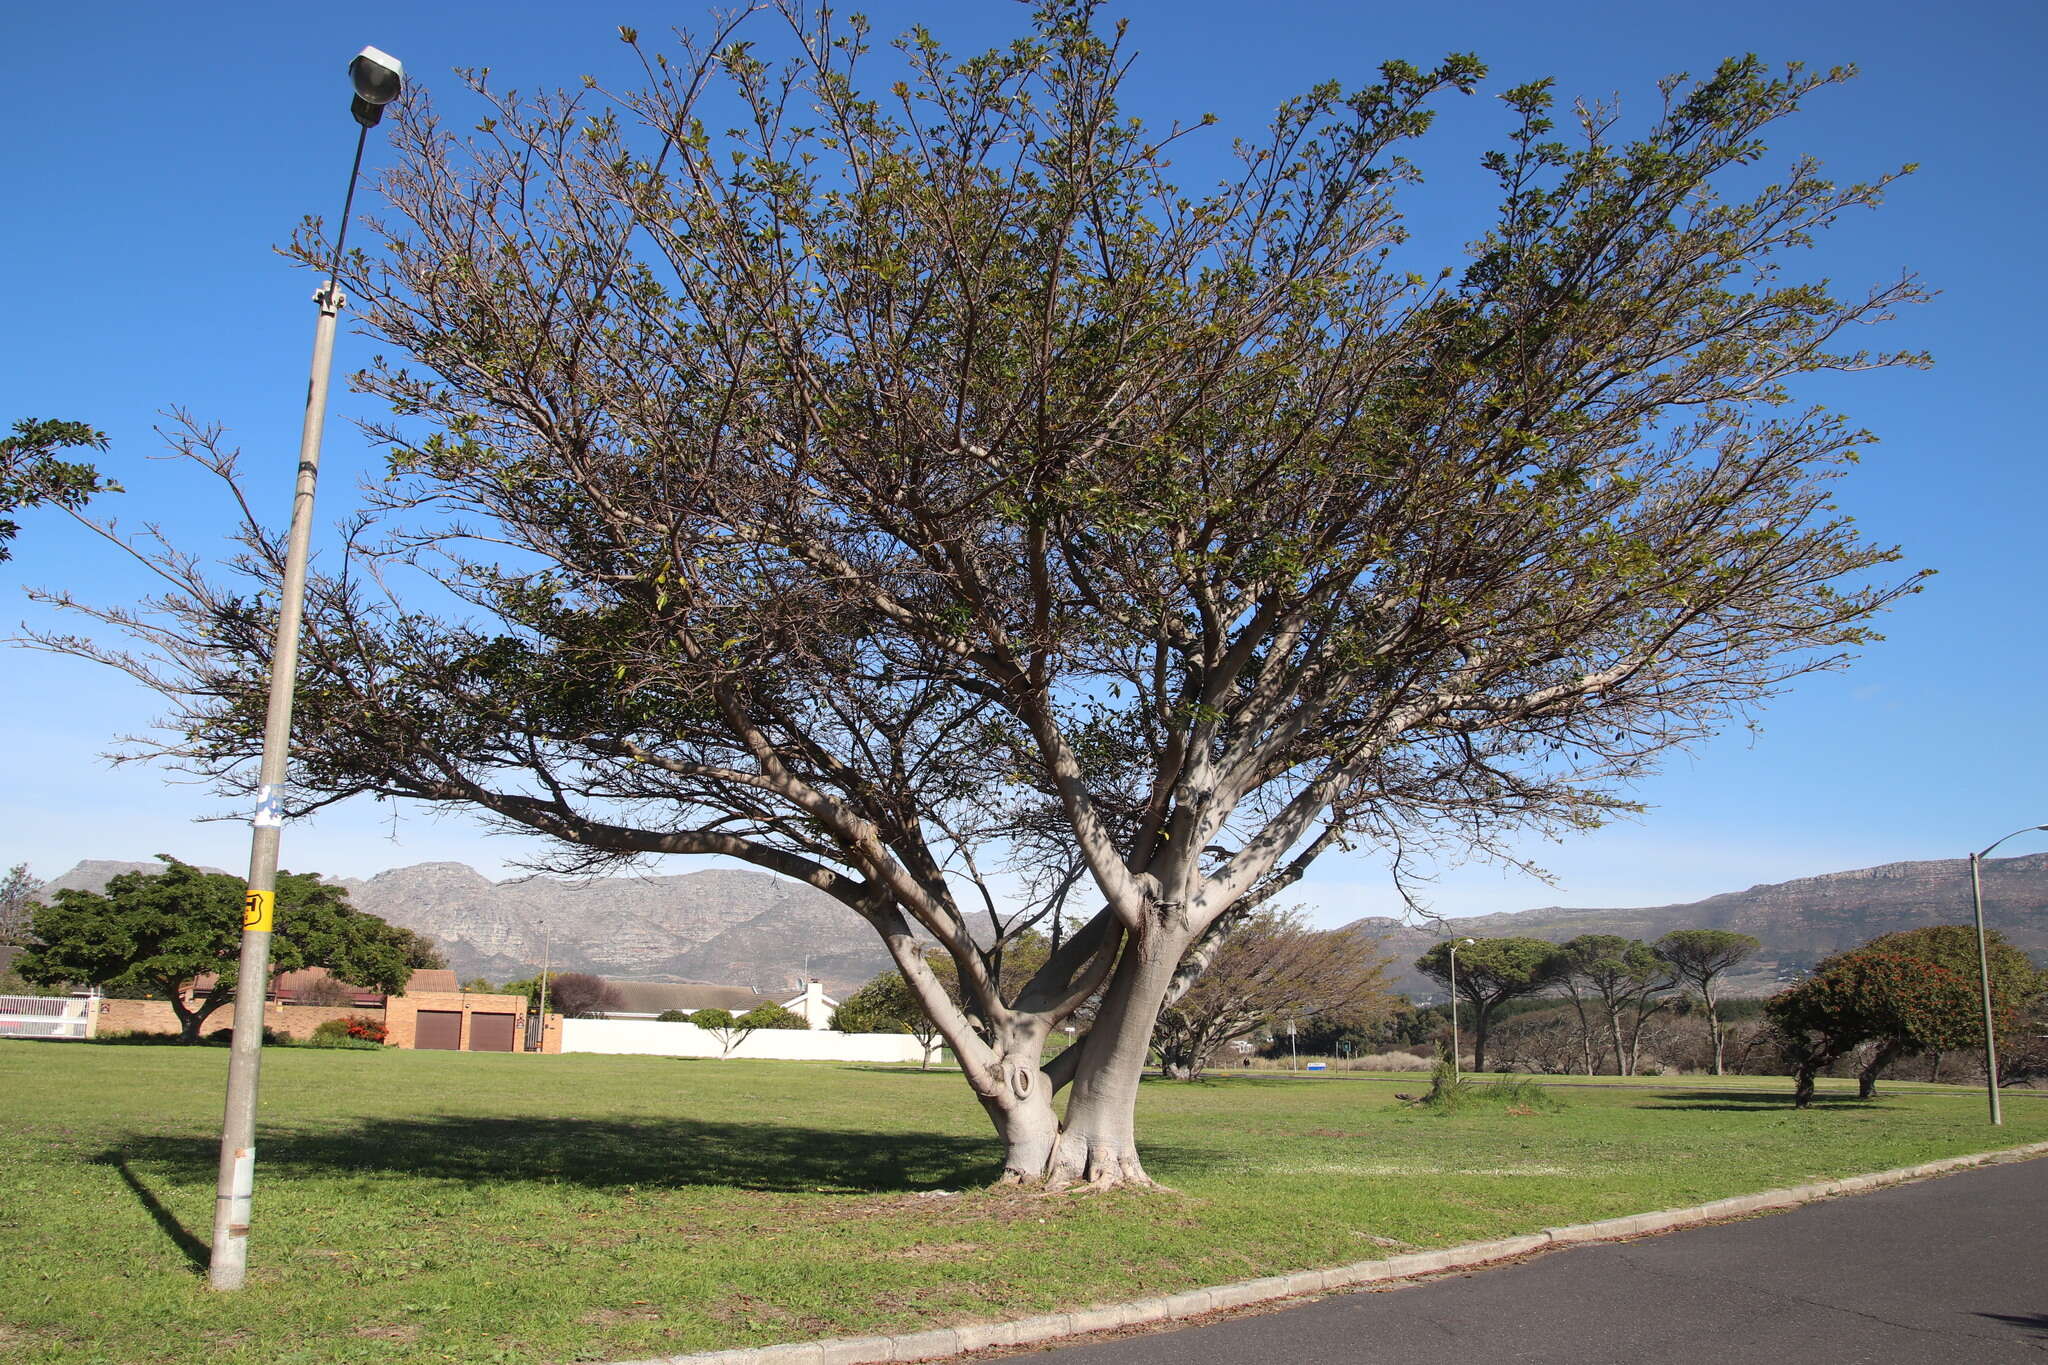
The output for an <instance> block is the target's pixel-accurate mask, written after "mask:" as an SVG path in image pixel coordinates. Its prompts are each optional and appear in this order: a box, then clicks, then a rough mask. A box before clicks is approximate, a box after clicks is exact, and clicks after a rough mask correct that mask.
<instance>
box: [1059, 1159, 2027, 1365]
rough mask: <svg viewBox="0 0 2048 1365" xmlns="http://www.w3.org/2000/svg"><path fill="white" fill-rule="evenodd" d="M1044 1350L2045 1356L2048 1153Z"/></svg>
mask: <svg viewBox="0 0 2048 1365" xmlns="http://www.w3.org/2000/svg"><path fill="white" fill-rule="evenodd" d="M1031 1358H1032V1359H1033V1360H1040V1359H1043V1360H1046V1361H1047V1362H1048V1365H1269V1363H1270V1365H1339V1363H1340V1362H1342V1363H1343V1365H1350V1363H1351V1362H1365V1361H1372V1362H1402V1365H1408V1363H1409V1362H1438V1361H1442V1362H1457V1365H1478V1363H1480V1362H1487V1363H1490V1362H1496V1361H1560V1362H1564V1361H1570V1362H1575V1363H1576V1362H1589V1363H1590V1362H1610V1361H1611V1362H1617V1363H1619V1362H1626V1363H1627V1365H1653V1363H1654V1362H1663V1361H1683V1362H1694V1361H1699V1362H1713V1361H1741V1362H1744V1363H1745V1365H1760V1363H1762V1362H1769V1365H1807V1363H1808V1362H1813V1363H1815V1365H1818V1363H1819V1362H1826V1365H1840V1362H1849V1361H1872V1362H1885V1363H1886V1365H1892V1363H1893V1362H1914V1363H1916V1365H1917V1363H1918V1362H1942V1363H1945V1362H1957V1363H1958V1365H1964V1363H1967V1365H1995V1362H2000V1361H2026V1362H2030V1363H2031V1365H2044V1362H2048V1160H2037V1161H2024V1162H2017V1163H2015V1164H2012V1165H2008V1166H1992V1167H1987V1168H1980V1169H1977V1170H1972V1171H1964V1172H1961V1173H1959V1174H1956V1175H1951V1176H1944V1177H1941V1178H1939V1179H1935V1180H1927V1181H1922V1182H1920V1183H1919V1184H1915V1185H1902V1186H1898V1187H1895V1188H1893V1189H1889V1190H1883V1191H1879V1192H1878V1193H1876V1194H1866V1195H1857V1196H1852V1197H1848V1198H1841V1199H1832V1200H1828V1201H1827V1202H1825V1203H1820V1204H1809V1205H1806V1206H1805V1207H1803V1208H1799V1209H1794V1210H1793V1211H1791V1212H1789V1213H1779V1214H1772V1215H1769V1216H1765V1217H1760V1218H1751V1219H1746V1220H1744V1221H1742V1222H1738V1223H1724V1224H1720V1225H1718V1226H1714V1227H1707V1228H1694V1229H1690V1230H1688V1231H1684V1232H1674V1233H1668V1234H1665V1235H1663V1236H1660V1237H1649V1238H1644V1239H1641V1240H1639V1241H1634V1242H1617V1243H1608V1244H1604V1245H1598V1246H1589V1247H1581V1248H1576V1249H1572V1250H1565V1251H1555V1252H1550V1253H1547V1254H1544V1255H1541V1256H1537V1257H1534V1258H1532V1259H1531V1260H1528V1261H1524V1262H1521V1263H1519V1264H1516V1265H1510V1266H1503V1267H1501V1268H1499V1269H1495V1270H1480V1271H1474V1272H1471V1273H1469V1274H1464V1275H1456V1276H1450V1277H1447V1278H1444V1279H1440V1280H1432V1281H1427V1282H1424V1283H1421V1284H1416V1285H1412V1286H1410V1287H1408V1288H1404V1289H1386V1290H1380V1291H1376V1292H1375V1291H1364V1292H1359V1293H1352V1294H1342V1295H1336V1296H1333V1297H1331V1298H1327V1299H1322V1300H1319V1301H1316V1302H1313V1303H1309V1304H1305V1305H1303V1306H1302V1307H1299V1308H1290V1309H1287V1310H1284V1311H1281V1312H1276V1313H1267V1314H1262V1315H1258V1316H1250V1317H1241V1318H1236V1319H1233V1320H1230V1321H1226V1322H1219V1323H1216V1324H1214V1325H1212V1326H1206V1327H1188V1328H1183V1329H1181V1330H1179V1331H1171V1332H1158V1333H1154V1334H1152V1335H1149V1336H1142V1337H1130V1338H1126V1339H1123V1340H1116V1341H1103V1342H1098V1343H1096V1344H1094V1345H1087V1346H1072V1347H1066V1348H1063V1349H1056V1350H1052V1351H1048V1352H1043V1353H1041V1354H1039V1355H1036V1356H1033V1357H1031Z"/></svg>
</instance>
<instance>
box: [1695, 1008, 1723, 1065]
mask: <svg viewBox="0 0 2048 1365" xmlns="http://www.w3.org/2000/svg"><path fill="white" fill-rule="evenodd" d="M1700 999H1701V1000H1703V1001H1705V1002H1706V1006H1707V1032H1708V1033H1710V1034H1712V1035H1713V1038H1714V1074H1715V1075H1716V1076H1721V1075H1725V1074H1727V1073H1726V1072H1725V1071H1724V1070H1723V1067H1724V1066H1725V1065H1726V1063H1725V1061H1724V1054H1725V1051H1726V1048H1727V1040H1726V1039H1725V1038H1723V1037H1722V1036H1721V1015H1720V1013H1719V1011H1717V1010H1716V1009H1715V1008H1714V996H1713V992H1711V991H1702V992H1700Z"/></svg>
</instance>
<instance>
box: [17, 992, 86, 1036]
mask: <svg viewBox="0 0 2048 1365" xmlns="http://www.w3.org/2000/svg"><path fill="white" fill-rule="evenodd" d="M98 1006H99V997H98V996H89V997H88V996H61V995H55V996H52V995H0V1038H90V1037H92V1036H93V1033H94V1031H95V1030H94V1028H93V1025H94V1024H95V1023H97V1022H98V1020H99V1008H98Z"/></svg>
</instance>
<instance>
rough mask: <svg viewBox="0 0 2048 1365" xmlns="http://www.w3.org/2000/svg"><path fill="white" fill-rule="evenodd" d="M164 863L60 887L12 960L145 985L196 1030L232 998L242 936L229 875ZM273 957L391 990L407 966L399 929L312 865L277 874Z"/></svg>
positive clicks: (183, 1027)
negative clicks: (100, 883) (356, 905)
mask: <svg viewBox="0 0 2048 1365" xmlns="http://www.w3.org/2000/svg"><path fill="white" fill-rule="evenodd" d="M157 856H158V857H160V858H162V859H163V861H164V863H165V864H166V866H165V868H164V870H163V871H161V872H123V873H120V874H119V875H117V876H115V877H112V878H110V879H108V881H107V887H106V890H105V891H104V892H94V891H72V890H64V891H59V892H57V894H56V896H55V897H54V899H53V901H52V903H51V904H49V905H47V906H45V907H43V908H42V909H40V910H38V911H36V913H35V918H34V921H33V925H32V932H33V934H34V938H35V942H34V943H33V944H32V945H31V946H30V947H29V948H28V950H27V951H26V952H24V953H23V954H22V955H21V957H20V958H19V959H18V960H17V966H18V968H19V970H20V971H21V974H22V975H23V976H24V977H27V978H28V979H29V980H31V981H36V982H41V983H44V984H50V985H54V984H56V983H59V982H66V981H69V982H78V983H81V984H84V985H92V986H99V987H102V988H109V989H114V990H142V991H147V992H149V993H150V994H151V995H153V996H158V997H161V998H163V999H166V1000H168V1001H170V1004H171V1009H172V1011H173V1012H174V1013H175V1014H176V1015H177V1017H178V1025H179V1035H180V1037H181V1039H182V1040H183V1041H184V1042H187V1043H193V1042H197V1041H198V1040H199V1031H200V1028H201V1027H202V1026H203V1025H204V1024H205V1023H206V1020H207V1019H208V1018H209V1017H210V1016H211V1015H212V1014H213V1012H214V1011H215V1010H218V1009H220V1008H222V1007H223V1006H225V1005H227V1004H228V1003H230V1002H231V1001H232V1000H233V999H234V998H235V991H236V989H237V986H238V983H237V981H236V979H235V978H236V976H237V974H238V971H239V964H238V954H239V952H240V948H241V942H242V895H243V892H244V891H245V889H246V888H245V887H244V886H243V885H242V881H241V879H240V878H238V877H231V876H228V875H226V874H225V873H219V872H201V871H200V870H199V869H198V868H196V867H193V866H191V865H189V864H187V863H181V862H179V861H178V860H177V859H175V858H172V857H169V856H167V855H163V854H159V855H157ZM273 932H274V935H275V937H273V938H272V940H271V948H270V960H271V964H272V966H273V968H274V969H275V970H276V971H278V972H292V971H298V970H299V969H301V968H304V967H325V968H326V969H327V970H328V971H329V972H331V973H333V974H334V975H335V976H337V977H340V978H341V979H342V980H344V981H348V982H352V983H354V984H355V985H358V986H363V987H365V988H367V989H370V990H376V991H384V992H387V993H390V994H397V993H399V992H402V991H403V990H404V989H405V983H406V978H407V977H409V976H411V975H412V967H411V966H410V965H409V964H408V963H407V961H406V951H407V947H408V944H407V940H406V937H405V935H404V934H403V933H402V932H400V931H397V930H394V929H393V928H392V926H391V925H388V924H386V923H385V922H384V921H383V920H381V919H378V918H377V917H376V916H375V915H366V914H363V913H362V912H360V911H357V910H354V909H351V908H350V907H349V904H348V893H347V892H346V891H345V890H343V889H342V888H341V887H339V886H334V885H330V884H329V883H326V882H323V881H321V880H320V878H319V877H318V876H317V875H315V874H312V873H280V874H278V879H277V912H276V928H275V929H274V931H273ZM208 973H212V974H214V975H215V977H216V981H215V984H214V985H213V986H212V987H211V988H210V989H209V990H208V991H207V993H206V996H205V998H204V999H199V1000H190V1001H188V1000H187V999H186V998H185V988H186V987H187V986H189V985H190V984H191V982H192V980H193V978H195V977H198V976H201V975H204V974H208Z"/></svg>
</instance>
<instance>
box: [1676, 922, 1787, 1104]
mask: <svg viewBox="0 0 2048 1365" xmlns="http://www.w3.org/2000/svg"><path fill="white" fill-rule="evenodd" d="M1762 947H1763V944H1762V943H1760V942H1758V941H1757V940H1756V939H1754V938H1752V937H1750V936H1749V935H1748V934H1737V933H1733V932H1731V931H1729V930H1726V929H1674V930H1672V931H1671V932H1670V933H1668V934H1666V935H1664V937H1662V938H1660V939H1658V940H1657V943H1656V952H1657V956H1659V957H1661V958H1663V959H1664V961H1665V962H1667V963H1669V964H1670V967H1671V970H1672V971H1673V972H1674V973H1676V974H1677V976H1678V979H1679V981H1680V982H1681V983H1682V984H1683V985H1685V986H1686V987H1687V988H1689V989H1690V990H1692V991H1693V992H1695V993H1696V994H1697V995H1698V996H1699V998H1700V1003H1701V1004H1702V1005H1704V1006H1705V1007H1706V1011H1707V1032H1708V1033H1709V1034H1711V1035H1712V1036H1713V1040H1714V1074H1715V1075H1716V1076H1720V1075H1725V1074H1726V1067H1725V1053H1726V1049H1725V1046H1724V1043H1723V1036H1722V1033H1721V1014H1720V1008H1719V1005H1718V1004H1717V1002H1716V1001H1715V999H1714V983H1715V982H1716V981H1718V980H1720V979H1721V977H1722V976H1723V975H1725V974H1726V973H1727V972H1728V971H1729V970H1730V969H1731V968H1734V967H1736V966H1738V965H1740V964H1741V963H1744V962H1747V961H1748V960H1749V959H1750V958H1752V957H1755V956H1756V954H1757V952H1758V950H1759V949H1761V948H1762Z"/></svg>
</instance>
